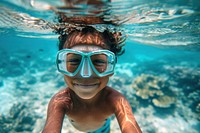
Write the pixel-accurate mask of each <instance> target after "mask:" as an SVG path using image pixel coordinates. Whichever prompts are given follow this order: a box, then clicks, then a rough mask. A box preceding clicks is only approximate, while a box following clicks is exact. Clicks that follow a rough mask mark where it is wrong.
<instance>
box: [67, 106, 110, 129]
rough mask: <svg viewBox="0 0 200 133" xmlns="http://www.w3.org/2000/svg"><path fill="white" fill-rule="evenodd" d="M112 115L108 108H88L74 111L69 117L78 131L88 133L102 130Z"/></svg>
mask: <svg viewBox="0 0 200 133" xmlns="http://www.w3.org/2000/svg"><path fill="white" fill-rule="evenodd" d="M112 114H113V112H112V111H111V110H110V109H109V108H107V107H104V108H100V107H96V108H94V107H92V108H89V107H88V108H79V109H78V108H75V109H72V110H71V111H70V112H69V113H68V114H67V117H68V119H69V121H70V122H71V124H72V125H73V126H74V127H75V128H76V129H78V130H81V131H85V132H86V131H90V130H96V129H99V128H101V127H102V126H103V125H104V123H105V122H106V120H107V119H108V118H109V117H110V116H111V115H112Z"/></svg>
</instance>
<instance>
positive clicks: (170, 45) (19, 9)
mask: <svg viewBox="0 0 200 133" xmlns="http://www.w3.org/2000/svg"><path fill="white" fill-rule="evenodd" d="M35 2H45V1H35ZM46 3H49V4H50V5H51V4H55V5H56V6H59V5H60V4H61V3H60V2H57V3H56V2H52V1H51V2H47V1H46ZM119 3H120V2H113V3H112V4H110V6H109V7H111V9H112V10H111V11H112V13H111V14H110V15H111V16H109V17H110V18H109V19H115V18H114V17H113V16H115V15H116V14H120V13H121V14H122V15H121V16H124V17H123V18H122V20H124V18H129V20H128V21H125V22H123V23H122V25H121V26H120V27H119V29H122V30H123V32H124V33H125V34H128V35H129V37H128V38H127V40H126V46H125V51H126V52H125V54H124V55H122V56H120V57H119V58H118V64H117V66H116V71H115V75H114V76H113V77H112V78H111V79H110V82H109V85H111V86H113V87H114V88H115V89H117V90H118V91H120V92H122V93H123V94H124V95H125V96H126V97H127V99H128V100H129V101H130V103H131V106H132V108H133V112H134V114H135V117H136V120H137V121H138V123H139V125H140V127H141V129H142V130H143V132H148V133H168V132H170V133H178V132H187V133H198V132H199V131H200V128H199V127H200V122H199V121H200V98H199V95H200V60H199V59H200V54H199V52H200V19H199V18H200V17H199V11H200V10H199V9H200V4H199V2H198V1H194V0H193V1H186V0H185V1H169V2H168V3H165V2H164V1H150V2H149V3H146V2H144V1H134V2H131V1H126V2H124V5H119ZM0 5H1V7H0V8H1V11H0V12H1V15H0V16H1V18H0V57H1V62H0V133H8V132H10V133H14V132H24V133H28V132H30V133H32V132H34V133H37V132H39V131H40V130H41V129H42V127H43V125H44V122H45V118H46V108H47V104H48V101H49V100H50V98H51V97H52V96H53V94H55V93H56V92H57V91H58V90H59V89H62V88H64V87H65V84H64V81H63V78H62V75H60V74H59V73H58V72H57V71H56V66H55V56H56V52H57V43H58V40H57V35H55V34H54V33H52V30H51V26H48V25H43V24H44V23H45V22H51V23H52V24H56V23H57V22H55V18H56V17H55V16H56V15H55V14H54V13H53V12H52V11H49V10H48V11H46V10H39V11H38V7H35V6H30V5H31V4H30V2H28V1H26V2H25V1H23V0H18V1H16V2H14V1H11V0H8V1H1V2H0ZM128 5H129V6H128ZM119 7H120V10H116V9H119ZM125 7H127V8H125ZM174 12H175V13H174ZM15 13H16V14H15ZM20 13H23V14H26V15H28V17H26V19H25V17H24V16H26V15H22V16H21V17H20V15H19V14H20ZM72 13H74V12H72ZM127 14H128V15H127ZM131 14H135V15H132V16H131ZM2 15H4V17H2ZM18 15H19V16H18ZM30 16H31V17H34V18H40V19H43V20H45V21H44V22H43V21H39V22H40V23H39V22H38V20H36V19H33V18H31V17H30ZM118 17H119V16H118ZM20 18H21V19H20ZM9 20H10V21H9ZM25 20H26V21H25ZM119 23H121V21H119ZM42 26H43V27H42ZM159 92H161V93H162V94H160V93H159ZM65 123H67V124H64V127H63V132H75V131H74V129H73V128H72V126H70V124H69V123H68V122H67V121H66V122H65ZM112 123H113V126H112V128H113V130H112V132H113V133H115V132H120V130H119V129H118V127H117V124H116V121H115V119H113V120H112ZM76 132H77V131H76Z"/></svg>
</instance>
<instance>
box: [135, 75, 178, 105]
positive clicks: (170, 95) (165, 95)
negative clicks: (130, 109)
mask: <svg viewBox="0 0 200 133" xmlns="http://www.w3.org/2000/svg"><path fill="white" fill-rule="evenodd" d="M132 88H133V89H135V91H136V96H138V97H140V98H141V99H143V100H146V101H148V102H150V103H151V104H153V105H154V106H156V107H161V108H168V107H171V105H173V104H174V102H175V93H174V92H173V91H172V89H171V88H170V86H169V84H168V83H167V81H166V80H165V79H162V78H160V77H157V76H154V75H149V74H142V75H140V76H139V77H137V78H136V79H135V80H134V82H133V84H132Z"/></svg>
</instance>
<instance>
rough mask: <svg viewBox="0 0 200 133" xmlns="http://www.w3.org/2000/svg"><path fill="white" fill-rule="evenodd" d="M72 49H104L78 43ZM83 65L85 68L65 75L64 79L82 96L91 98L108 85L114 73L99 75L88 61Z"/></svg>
mask: <svg viewBox="0 0 200 133" xmlns="http://www.w3.org/2000/svg"><path fill="white" fill-rule="evenodd" d="M71 49H73V50H77V51H82V52H86V53H87V52H91V51H98V50H102V48H101V47H99V46H95V45H76V46H74V47H72V48H71ZM69 56H70V55H69ZM73 63H74V62H73ZM81 67H82V68H83V70H82V69H81V70H80V71H79V72H78V73H77V74H76V75H75V76H68V75H64V79H65V82H66V83H67V85H68V86H69V88H70V89H72V90H73V91H74V92H75V93H76V94H77V95H78V96H79V97H80V98H82V99H91V98H93V97H94V96H95V95H96V94H97V93H98V92H100V91H101V90H102V89H103V88H104V87H105V86H106V85H107V83H108V80H109V76H111V75H112V74H109V75H106V76H103V77H99V76H98V75H97V74H96V73H95V72H94V71H93V70H92V69H91V66H89V63H87V62H86V63H84V65H82V66H81ZM88 71H90V72H89V73H90V74H89V76H86V77H84V75H87V74H88Z"/></svg>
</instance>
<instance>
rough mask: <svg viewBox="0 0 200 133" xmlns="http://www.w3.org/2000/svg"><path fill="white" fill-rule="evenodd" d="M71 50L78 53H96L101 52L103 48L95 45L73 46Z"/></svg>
mask: <svg viewBox="0 0 200 133" xmlns="http://www.w3.org/2000/svg"><path fill="white" fill-rule="evenodd" d="M71 49H74V50H78V51H97V50H102V49H103V48H102V47H100V46H97V45H84V44H82V45H76V46H73V47H72V48H71Z"/></svg>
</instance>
